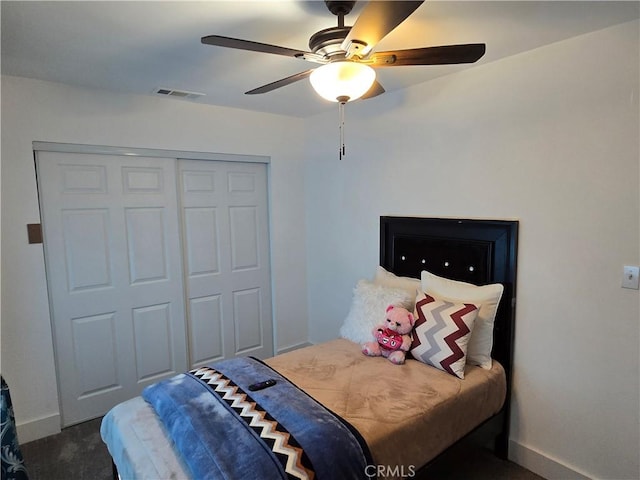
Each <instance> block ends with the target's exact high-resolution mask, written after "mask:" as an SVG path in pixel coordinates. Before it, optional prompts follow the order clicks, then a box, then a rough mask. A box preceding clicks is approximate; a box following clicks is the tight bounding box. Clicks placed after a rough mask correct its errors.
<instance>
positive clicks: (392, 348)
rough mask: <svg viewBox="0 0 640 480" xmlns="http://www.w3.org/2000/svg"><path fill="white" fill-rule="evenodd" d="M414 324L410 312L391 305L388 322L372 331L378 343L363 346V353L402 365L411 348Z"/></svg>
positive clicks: (368, 343)
mask: <svg viewBox="0 0 640 480" xmlns="http://www.w3.org/2000/svg"><path fill="white" fill-rule="evenodd" d="M414 323H415V318H414V316H413V314H412V313H411V312H410V311H409V310H407V309H406V308H402V307H394V306H393V305H389V306H388V307H387V319H386V322H385V323H382V324H380V325H376V326H375V327H374V328H373V330H372V331H371V333H373V336H374V337H375V339H376V341H375V342H367V343H365V344H364V345H362V353H364V354H365V355H368V356H370V357H379V356H383V357H386V358H387V359H389V361H390V362H392V363H395V364H396V365H402V364H403V363H404V359H405V355H406V352H408V351H409V349H410V348H411V341H412V338H411V330H413V325H414Z"/></svg>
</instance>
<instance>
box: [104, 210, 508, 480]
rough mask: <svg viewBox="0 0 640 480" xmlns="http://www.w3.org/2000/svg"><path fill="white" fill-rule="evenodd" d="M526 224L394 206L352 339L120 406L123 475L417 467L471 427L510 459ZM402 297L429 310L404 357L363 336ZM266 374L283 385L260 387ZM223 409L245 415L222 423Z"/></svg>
mask: <svg viewBox="0 0 640 480" xmlns="http://www.w3.org/2000/svg"><path fill="white" fill-rule="evenodd" d="M517 231H518V222H517V221H511V220H464V219H443V218H414V217H381V218H380V265H379V267H378V270H377V271H376V274H375V278H374V279H372V280H371V281H369V280H362V281H361V282H359V283H358V285H357V286H356V288H355V289H354V297H353V302H352V305H351V309H350V311H349V314H348V315H347V318H346V319H345V322H344V324H343V327H342V329H341V331H340V333H341V337H342V338H337V339H335V340H331V341H329V342H325V343H322V344H319V345H313V346H310V347H306V348H302V349H299V350H295V351H292V352H288V353H285V354H281V355H277V356H275V357H272V358H270V359H266V360H264V361H261V360H258V359H233V360H230V361H223V362H221V363H216V364H214V365H211V366H209V367H203V368H201V369H196V370H194V371H192V372H185V374H183V375H181V376H179V377H180V378H174V379H171V380H166V381H164V382H159V384H157V386H153V387H150V388H149V389H147V390H145V392H144V394H143V395H144V398H143V397H136V398H134V399H132V400H129V401H127V402H124V403H122V404H119V405H117V406H116V407H114V408H113V409H112V410H111V411H110V412H108V413H107V415H105V417H104V419H103V422H102V426H101V435H102V438H103V440H104V442H105V443H106V444H107V447H108V449H109V452H110V454H111V456H112V458H113V462H114V475H120V477H121V478H123V479H129V478H139V479H160V478H161V479H181V478H197V479H200V478H212V479H216V478H229V479H234V478H320V479H322V478H331V479H340V478H376V477H377V478H392V477H396V478H397V477H411V476H414V475H415V473H416V472H417V471H419V470H425V469H428V468H429V466H430V465H431V464H432V463H433V461H434V459H437V458H438V457H440V456H441V455H442V454H443V452H446V450H447V449H449V448H450V447H451V446H452V445H454V444H456V443H457V442H459V441H460V440H461V439H464V438H467V437H469V436H470V435H473V436H475V437H479V438H481V439H482V440H483V441H485V442H486V441H491V442H493V446H494V448H495V452H496V454H497V455H499V456H501V457H503V458H506V456H507V448H508V434H509V405H510V392H511V387H510V386H511V375H512V359H513V334H514V319H515V287H516V285H515V279H516V258H517ZM496 292H498V293H499V294H497V293H496ZM487 295H489V297H487ZM486 298H491V299H493V302H494V304H491V300H486ZM482 299H485V300H482ZM394 300H396V301H394ZM481 300H482V301H481ZM388 301H391V302H392V303H396V304H403V302H407V301H411V305H410V306H409V305H407V308H411V309H412V311H413V312H415V313H416V329H415V332H414V340H413V344H412V349H411V353H410V354H408V356H407V360H406V362H405V363H404V364H403V365H394V364H392V363H391V362H389V361H388V360H387V359H385V358H383V357H368V356H365V355H363V354H362V352H361V347H360V344H359V342H358V340H359V339H360V338H365V336H367V335H370V333H369V332H367V330H369V328H370V327H371V326H372V325H373V324H375V323H377V319H371V318H370V317H371V316H372V315H373V314H372V313H371V311H372V310H371V309H372V308H373V309H374V310H373V311H377V310H378V309H380V308H381V306H383V305H384V304H385V303H386V302H388ZM416 302H417V303H416ZM462 307H464V308H465V310H464V311H465V313H464V316H463V314H461V313H460V312H461V311H462ZM487 308H489V316H491V318H490V321H486V319H487V318H488V317H487ZM382 311H384V310H382ZM450 311H451V312H456V313H455V315H454V314H451V316H450V318H451V319H454V322H455V326H456V328H457V327H458V326H459V327H460V328H457V330H456V331H455V332H453V333H452V332H450V331H449V330H447V329H446V328H449V327H450V326H451V325H450V324H447V326H446V328H444V327H443V328H444V330H443V332H444V333H441V335H440V337H437V336H436V334H435V333H434V331H436V330H434V328H433V322H434V321H436V322H437V321H439V320H438V318H440V317H438V315H440V314H439V313H438V314H434V312H450ZM467 313H468V315H467ZM433 315H436V316H435V317H434V316H433ZM447 315H449V314H447ZM466 317H468V318H466ZM450 318H449V317H446V319H447V321H449V319H450ZM434 319H435V320H434ZM429 322H431V323H429ZM459 322H462V323H459ZM465 322H466V323H465ZM463 323H464V325H463ZM427 326H429V328H430V329H431V330H428V329H427ZM466 327H468V328H466ZM465 328H466V330H465ZM487 328H489V330H487ZM481 329H483V330H481ZM463 330H464V331H463ZM467 330H468V332H466V331H467ZM481 331H482V332H483V333H482V334H481V333H480V332H481ZM461 332H462V333H461ZM465 332H466V333H465ZM463 333H464V335H463ZM474 335H477V337H474ZM445 340H446V342H447V345H451V349H452V350H453V351H454V353H455V351H456V349H458V350H460V352H461V354H462V353H464V355H462V357H461V358H458V357H456V361H455V362H453V363H452V360H451V358H452V357H453V356H454V355H453V354H450V353H451V352H448V353H449V354H448V355H445V356H443V355H442V352H441V351H438V348H439V347H438V345H439V343H438V342H440V341H445ZM476 340H477V341H476ZM451 342H454V343H451ZM487 349H488V350H487ZM444 358H446V361H445V360H443V359H444ZM265 379H270V380H275V384H274V385H273V386H271V385H269V386H267V387H266V388H261V389H258V390H252V389H251V387H252V385H254V384H255V383H256V382H257V383H260V382H261V381H263V380H265ZM263 387H264V386H263ZM205 391H206V394H207V396H206V400H203V401H201V400H200V399H201V398H204V395H205ZM196 398H197V399H198V402H195V401H194V400H193V399H196ZM196 403H197V405H196V406H192V404H196ZM201 403H202V404H203V405H204V406H201V405H200V404H201ZM194 408H201V409H202V410H198V411H197V412H196V411H194V410H193V409H194ZM252 409H253V410H252ZM185 410H187V411H188V412H187V413H183V411H185ZM177 412H180V414H178V413H177ZM221 412H223V413H224V416H225V420H224V421H225V422H227V421H231V422H233V423H232V424H229V425H227V423H225V424H224V425H225V426H224V428H223V427H221V425H222V423H220V422H222V420H221V415H222V413H221ZM184 415H187V416H184ZM226 417H233V419H231V420H226ZM267 421H268V422H267ZM265 423H268V425H263V424H265ZM267 430H268V431H269V432H272V433H273V434H272V433H266V434H265V432H266V431H267ZM245 437H247V439H246V440H245ZM267 437H268V438H267ZM282 439H284V440H282ZM283 442H284V446H283V445H282V443H283ZM203 444H206V445H208V446H206V445H205V446H203ZM212 450H213V451H214V452H213V453H212ZM256 472H259V473H256Z"/></svg>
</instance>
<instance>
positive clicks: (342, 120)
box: [338, 100, 347, 160]
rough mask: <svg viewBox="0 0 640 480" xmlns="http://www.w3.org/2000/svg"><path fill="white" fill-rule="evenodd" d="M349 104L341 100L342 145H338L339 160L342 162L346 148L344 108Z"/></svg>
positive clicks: (339, 104) (339, 116)
mask: <svg viewBox="0 0 640 480" xmlns="http://www.w3.org/2000/svg"><path fill="white" fill-rule="evenodd" d="M346 103H347V101H346V100H339V102H338V128H339V130H340V144H339V145H338V158H339V159H340V160H342V157H344V156H345V147H344V106H345V104H346Z"/></svg>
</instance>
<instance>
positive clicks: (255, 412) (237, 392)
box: [189, 367, 315, 480]
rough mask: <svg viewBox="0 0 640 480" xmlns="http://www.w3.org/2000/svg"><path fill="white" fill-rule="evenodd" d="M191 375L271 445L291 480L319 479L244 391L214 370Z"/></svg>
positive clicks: (280, 428) (288, 436)
mask: <svg viewBox="0 0 640 480" xmlns="http://www.w3.org/2000/svg"><path fill="white" fill-rule="evenodd" d="M189 373H190V374H191V375H193V376H194V377H196V378H199V379H200V380H201V381H202V382H205V383H206V384H207V385H209V386H210V387H211V389H212V390H213V391H214V392H215V393H216V394H217V395H218V396H219V397H220V398H221V399H222V400H224V401H225V402H226V403H227V405H229V407H231V408H232V409H233V410H234V411H235V412H236V413H237V414H238V416H239V417H240V418H242V420H244V421H245V422H246V423H247V425H249V426H250V427H251V428H252V429H253V431H254V432H256V433H257V434H258V435H259V436H260V438H262V439H263V440H264V441H265V443H267V444H268V445H269V447H270V448H271V451H272V452H273V453H274V454H275V455H276V457H278V460H279V461H280V463H281V464H282V467H283V468H284V470H285V472H286V473H287V476H288V478H290V479H301V480H312V479H313V478H314V477H315V472H314V471H313V466H312V465H311V462H310V460H309V458H308V457H307V455H306V454H305V452H304V450H302V448H301V447H300V444H299V443H298V442H297V441H296V439H295V438H294V437H293V436H291V434H290V433H289V432H288V431H287V430H286V429H285V428H284V427H283V426H282V425H280V424H279V423H278V422H277V421H276V420H275V419H274V418H272V417H271V416H270V415H269V414H268V413H267V411H266V410H264V409H263V408H262V407H261V406H260V405H259V404H258V403H256V402H255V401H253V399H252V398H251V397H249V396H248V395H247V394H246V393H245V392H244V391H243V390H242V389H241V388H240V387H238V386H237V385H236V384H234V383H233V382H232V381H231V380H230V379H228V378H227V377H225V376H224V375H223V374H222V373H220V372H218V371H216V370H215V369H213V368H211V367H203V368H198V369H195V370H192V371H191V372H189Z"/></svg>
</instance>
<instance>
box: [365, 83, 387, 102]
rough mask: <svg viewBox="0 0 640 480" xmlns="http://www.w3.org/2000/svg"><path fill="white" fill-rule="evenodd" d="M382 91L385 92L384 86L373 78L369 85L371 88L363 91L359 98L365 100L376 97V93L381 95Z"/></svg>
mask: <svg viewBox="0 0 640 480" xmlns="http://www.w3.org/2000/svg"><path fill="white" fill-rule="evenodd" d="M384 92H385V89H384V87H383V86H382V85H380V82H378V81H377V80H375V81H374V82H373V85H371V88H370V89H369V90H368V91H367V93H365V94H364V95H363V96H362V97H360V98H361V99H362V100H366V99H367V98H373V97H377V96H378V95H382V94H383V93H384Z"/></svg>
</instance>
